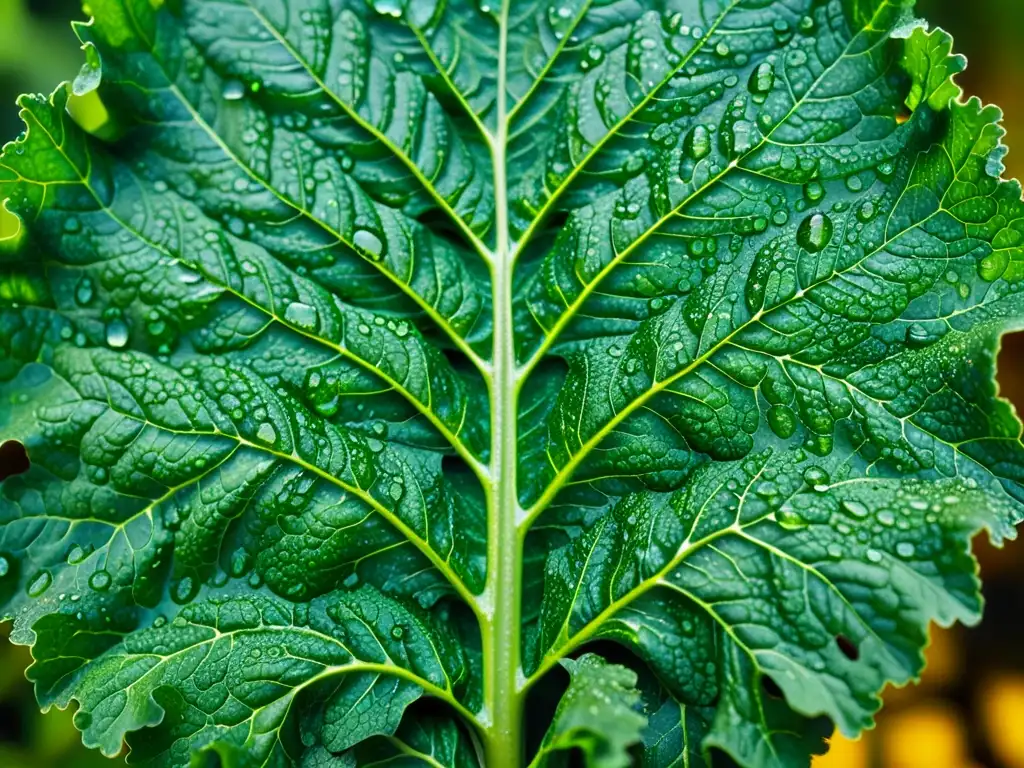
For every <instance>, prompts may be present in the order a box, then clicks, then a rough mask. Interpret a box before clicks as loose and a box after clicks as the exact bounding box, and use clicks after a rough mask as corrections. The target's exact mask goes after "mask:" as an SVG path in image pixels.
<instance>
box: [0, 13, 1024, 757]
mask: <svg viewBox="0 0 1024 768" xmlns="http://www.w3.org/2000/svg"><path fill="white" fill-rule="evenodd" d="M918 9H919V12H920V15H922V16H924V17H926V18H928V19H929V20H930V21H931V22H932V23H933V24H937V25H939V26H942V27H944V28H945V29H947V30H949V31H951V32H952V33H953V35H954V37H955V38H956V41H957V49H958V50H959V51H960V52H961V53H965V54H966V55H967V56H968V58H969V59H970V67H969V68H968V71H967V72H966V73H965V74H964V75H962V76H961V77H960V79H959V82H960V84H961V85H962V86H963V87H964V88H965V90H966V91H967V92H968V93H969V94H976V95H978V96H980V97H981V98H982V99H983V100H984V101H986V102H989V103H996V104H999V105H1000V106H1001V107H1002V108H1003V110H1004V112H1005V115H1006V121H1005V122H1006V128H1007V133H1008V136H1007V139H1006V141H1007V143H1008V144H1009V146H1010V147H1011V150H1013V148H1014V147H1017V149H1016V150H1013V151H1011V153H1010V155H1009V157H1008V158H1007V167H1008V172H1009V175H1011V176H1014V177H1017V178H1022V177H1024V0H970V1H968V0H918ZM73 18H81V14H80V13H79V12H78V0H0V142H3V141H5V140H7V139H9V138H13V137H14V136H15V135H17V133H18V132H19V131H20V130H21V127H20V123H19V121H18V119H17V110H16V108H15V107H14V98H15V96H16V95H17V94H18V93H21V92H24V91H41V92H47V93H48V92H49V91H50V90H52V88H53V86H54V85H55V84H56V83H57V82H59V81H61V80H65V79H70V78H71V77H73V76H74V75H75V74H76V72H77V71H78V68H79V66H80V64H81V54H80V52H79V51H78V48H77V40H76V39H75V36H74V34H73V32H72V31H71V29H70V27H69V25H68V21H69V20H70V19H73ZM999 361H1000V372H999V379H1000V384H1001V387H1002V391H1003V394H1004V395H1005V396H1006V397H1008V398H1009V399H1010V400H1011V401H1012V402H1014V403H1016V404H1018V406H1020V407H1021V409H1022V412H1024V334H1022V335H1018V336H1013V337H1008V338H1007V339H1006V340H1005V342H1004V346H1003V351H1002V354H1001V355H1000V359H999ZM978 549H979V556H980V558H981V562H982V576H983V578H984V580H985V595H986V599H987V602H988V606H987V610H986V615H985V620H984V622H983V623H982V624H981V626H979V627H975V628H973V629H965V628H963V627H956V628H953V629H950V630H935V631H934V632H933V634H932V644H931V647H930V648H929V649H928V668H927V671H926V672H925V675H924V678H923V679H922V681H921V683H920V685H917V686H910V687H908V688H903V689H889V690H887V691H886V693H885V697H884V698H885V704H886V706H885V709H884V710H883V711H882V713H881V715H880V716H879V718H878V726H877V728H876V729H875V730H874V731H871V732H869V733H868V734H866V735H865V736H864V737H863V738H862V739H860V740H859V741H855V742H853V741H848V740H845V739H842V738H836V739H835V740H834V741H833V745H832V750H831V752H830V754H829V755H827V756H825V757H823V758H819V759H818V760H816V761H815V764H814V768H1024V653H1020V649H1021V648H1024V544H1021V543H1013V542H1011V543H1010V544H1009V545H1007V546H1006V547H1005V548H1004V549H1002V550H996V549H994V548H992V547H990V546H988V545H987V543H985V542H982V541H979V543H978ZM4 631H5V630H0V634H2V633H3V632H4ZM28 663H29V657H28V652H27V650H26V649H24V648H15V647H12V646H10V645H9V644H6V643H0V766H2V768H49V766H56V765H60V766H62V767H63V768H94V767H97V768H98V767H99V766H107V765H111V763H110V762H109V761H107V760H105V759H104V758H102V757H100V756H99V755H98V754H96V753H93V752H90V751H88V750H86V749H84V748H83V747H82V746H81V743H80V741H79V736H78V733H77V731H75V729H74V728H73V726H72V725H71V716H70V713H68V712H51V713H49V714H48V715H46V716H45V717H44V716H41V715H40V714H39V713H38V710H37V708H36V706H35V702H34V700H33V698H32V691H31V688H30V686H29V684H28V683H27V681H26V680H25V678H24V674H23V670H24V669H25V667H26V666H27V664H28Z"/></svg>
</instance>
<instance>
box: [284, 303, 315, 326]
mask: <svg viewBox="0 0 1024 768" xmlns="http://www.w3.org/2000/svg"><path fill="white" fill-rule="evenodd" d="M316 317H317V315H316V309H315V308H313V307H311V306H310V305H309V304H303V303H302V302H299V301H293V302H292V303H291V304H289V305H288V308H287V309H285V311H284V319H285V320H287V321H288V322H289V323H291V324H292V325H297V326H299V327H300V328H305V329H306V330H313V329H314V328H316Z"/></svg>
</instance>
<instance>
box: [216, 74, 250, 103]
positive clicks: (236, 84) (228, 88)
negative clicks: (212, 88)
mask: <svg viewBox="0 0 1024 768" xmlns="http://www.w3.org/2000/svg"><path fill="white" fill-rule="evenodd" d="M221 96H223V97H224V98H225V99H227V100H228V101H238V100H239V99H241V98H242V97H243V96H245V85H243V83H242V81H241V80H237V79H235V78H232V79H231V80H228V81H227V82H225V83H224V88H223V90H221Z"/></svg>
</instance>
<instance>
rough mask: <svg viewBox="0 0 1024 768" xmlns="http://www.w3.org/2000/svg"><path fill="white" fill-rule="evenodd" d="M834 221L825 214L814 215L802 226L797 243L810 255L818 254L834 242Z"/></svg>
mask: <svg viewBox="0 0 1024 768" xmlns="http://www.w3.org/2000/svg"><path fill="white" fill-rule="evenodd" d="M833 229H834V228H833V226H832V219H830V218H829V217H828V216H826V215H825V214H823V213H812V214H811V215H810V216H808V217H807V218H806V219H804V220H803V222H801V224H800V228H799V229H798V230H797V232H796V241H797V243H799V244H800V247H802V248H803V249H804V250H806V251H808V252H809V253H818V252H819V251H823V250H824V249H825V247H826V246H827V245H828V244H829V243H830V242H832V232H833Z"/></svg>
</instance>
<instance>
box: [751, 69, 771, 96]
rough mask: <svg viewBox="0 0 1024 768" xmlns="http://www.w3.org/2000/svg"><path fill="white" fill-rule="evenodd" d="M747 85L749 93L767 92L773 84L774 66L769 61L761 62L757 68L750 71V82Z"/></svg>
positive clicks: (762, 93) (761, 93)
mask: <svg viewBox="0 0 1024 768" xmlns="http://www.w3.org/2000/svg"><path fill="white" fill-rule="evenodd" d="M747 85H748V87H749V89H750V92H751V93H754V94H760V95H764V94H766V93H768V92H769V91H770V90H771V89H772V86H773V85H775V67H773V66H772V64H771V63H770V62H767V61H763V62H761V64H760V65H759V66H758V67H757V69H755V70H754V71H753V72H751V73H750V82H749V83H748V84H747Z"/></svg>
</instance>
